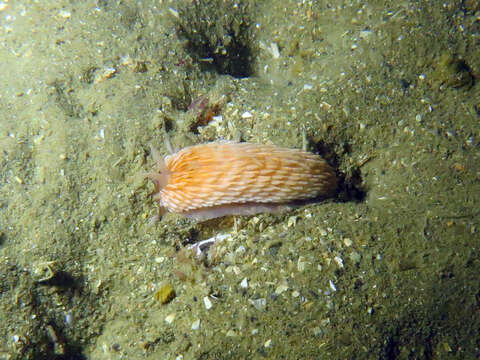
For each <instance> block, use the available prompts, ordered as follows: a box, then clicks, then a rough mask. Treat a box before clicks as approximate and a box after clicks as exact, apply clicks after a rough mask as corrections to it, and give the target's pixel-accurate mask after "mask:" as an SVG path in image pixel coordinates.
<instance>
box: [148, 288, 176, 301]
mask: <svg viewBox="0 0 480 360" xmlns="http://www.w3.org/2000/svg"><path fill="white" fill-rule="evenodd" d="M175 296H176V294H175V290H174V289H173V286H172V285H171V284H170V283H165V284H163V285H162V286H161V287H160V289H158V290H157V291H156V292H155V294H153V298H154V299H155V300H157V301H158V302H159V303H161V304H162V305H165V304H167V303H169V302H170V301H172V300H173V299H174V298H175Z"/></svg>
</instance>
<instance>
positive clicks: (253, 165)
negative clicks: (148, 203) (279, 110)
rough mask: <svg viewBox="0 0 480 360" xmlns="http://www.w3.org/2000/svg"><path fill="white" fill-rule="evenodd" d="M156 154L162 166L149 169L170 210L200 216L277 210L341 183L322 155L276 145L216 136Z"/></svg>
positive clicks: (326, 192)
mask: <svg viewBox="0 0 480 360" xmlns="http://www.w3.org/2000/svg"><path fill="white" fill-rule="evenodd" d="M154 155H155V153H154ZM156 157H157V159H156V161H157V163H158V172H155V173H149V174H148V175H147V176H148V177H149V178H150V179H152V180H153V182H154V183H155V192H156V194H155V196H154V198H155V199H156V200H158V201H159V203H160V206H162V207H163V208H164V209H165V210H167V211H170V212H175V213H179V214H182V215H184V216H187V217H191V218H195V219H198V220H207V219H212V218H215V217H220V216H225V215H251V214H255V213H259V212H274V211H278V210H281V209H284V208H288V207H289V205H291V204H293V203H295V202H298V201H302V200H303V201H305V200H310V199H316V198H326V197H329V196H332V195H334V194H335V191H336V188H337V177H336V175H335V172H334V170H333V169H332V168H331V167H330V165H328V163H327V162H326V161H325V160H324V159H323V158H322V157H321V156H319V155H315V154H312V153H310V152H306V151H301V150H297V149H288V148H282V147H277V146H274V145H261V144H251V143H235V142H214V143H208V144H202V145H196V146H190V147H187V148H185V149H183V150H180V151H179V152H177V153H175V154H172V155H169V156H166V157H165V158H164V159H162V158H160V157H159V156H158V155H157V156H156Z"/></svg>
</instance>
